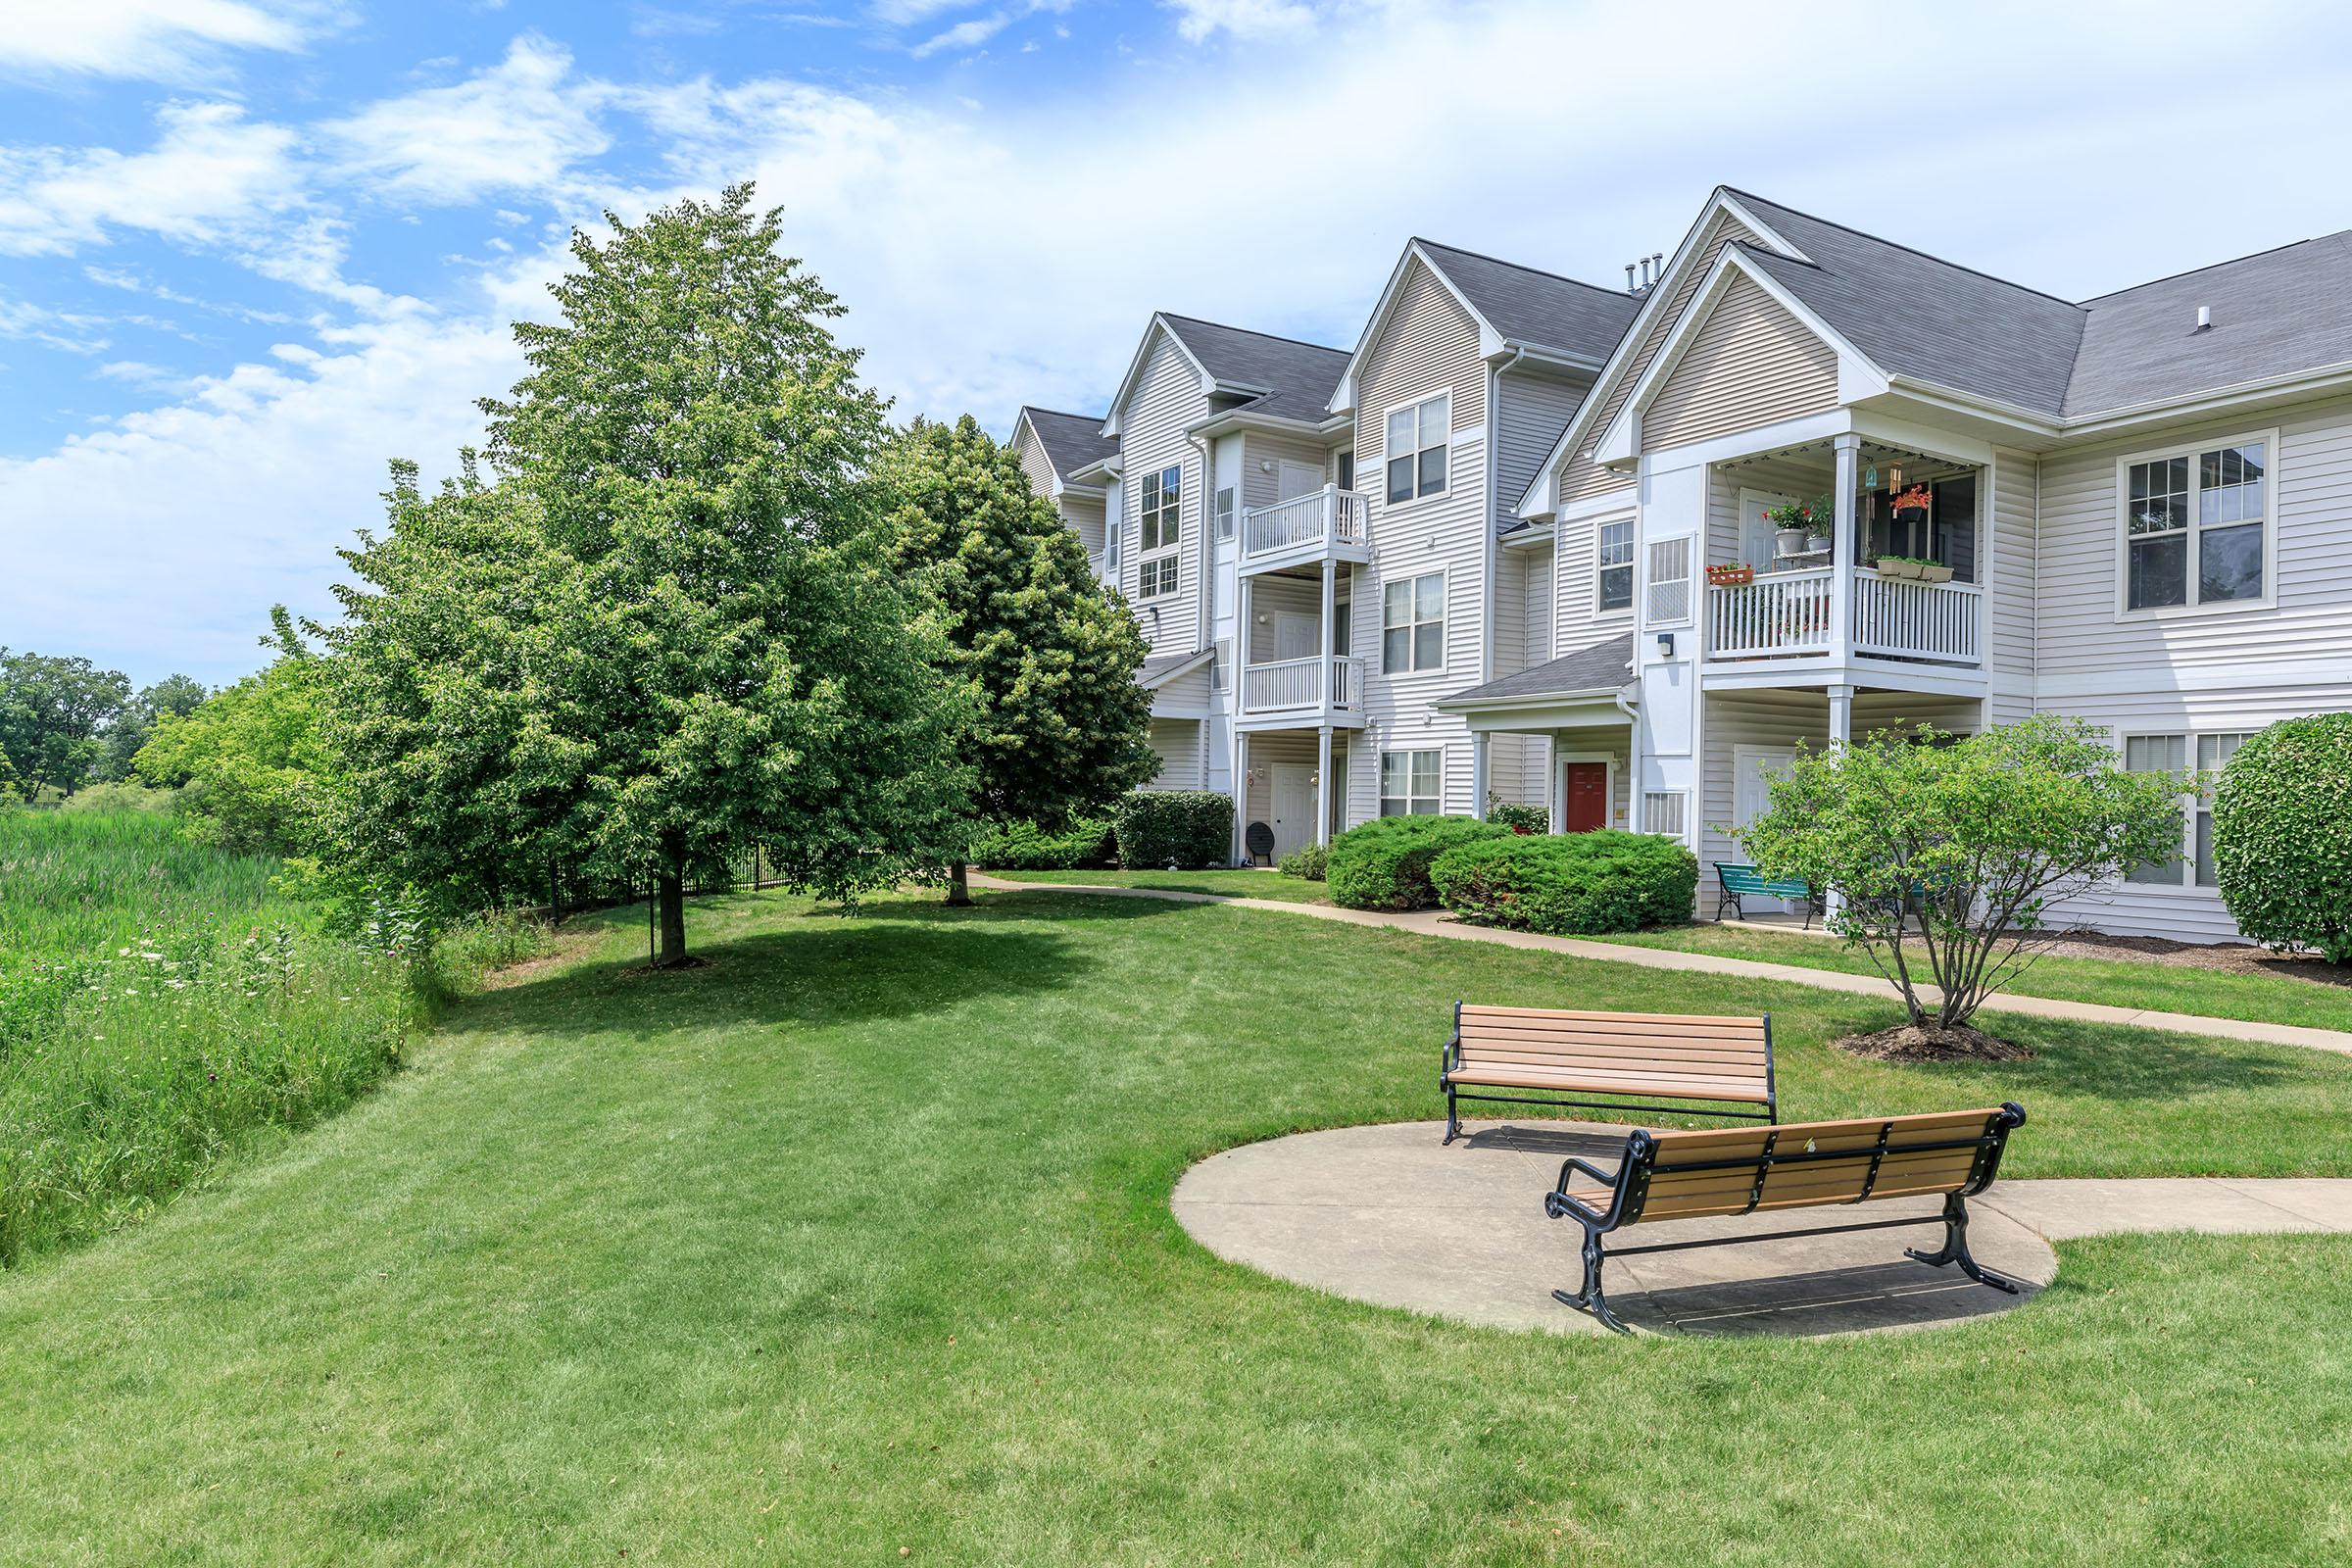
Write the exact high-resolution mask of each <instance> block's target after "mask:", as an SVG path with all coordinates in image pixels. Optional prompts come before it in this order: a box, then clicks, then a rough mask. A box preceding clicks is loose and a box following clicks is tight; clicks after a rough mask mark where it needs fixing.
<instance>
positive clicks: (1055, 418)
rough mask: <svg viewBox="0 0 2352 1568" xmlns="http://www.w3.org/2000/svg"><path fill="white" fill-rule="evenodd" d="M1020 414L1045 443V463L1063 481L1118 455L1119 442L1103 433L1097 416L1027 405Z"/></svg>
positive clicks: (1101, 419) (1099, 416)
mask: <svg viewBox="0 0 2352 1568" xmlns="http://www.w3.org/2000/svg"><path fill="white" fill-rule="evenodd" d="M1021 412H1022V413H1023V414H1025V415H1027V416H1028V417H1029V427H1030V428H1031V429H1033V430H1035V431H1036V432H1037V439H1038V440H1039V441H1040V442H1041V443H1043V444H1044V446H1045V449H1046V461H1047V462H1048V463H1051V464H1053V465H1054V472H1055V473H1058V474H1060V475H1061V476H1062V478H1064V479H1067V478H1069V476H1070V475H1071V474H1073V473H1076V472H1077V471H1078V470H1079V469H1081V468H1084V467H1086V466H1089V465H1092V464H1096V463H1100V462H1102V461H1103V459H1104V458H1109V457H1116V456H1117V455H1118V451H1119V443H1118V442H1117V440H1115V439H1114V438H1112V437H1109V436H1106V435H1104V434H1103V416H1102V415H1100V414H1059V413H1056V412H1055V411H1054V410H1052V409H1039V408H1032V407H1029V406H1028V405H1026V404H1024V405H1023V406H1022V408H1021Z"/></svg>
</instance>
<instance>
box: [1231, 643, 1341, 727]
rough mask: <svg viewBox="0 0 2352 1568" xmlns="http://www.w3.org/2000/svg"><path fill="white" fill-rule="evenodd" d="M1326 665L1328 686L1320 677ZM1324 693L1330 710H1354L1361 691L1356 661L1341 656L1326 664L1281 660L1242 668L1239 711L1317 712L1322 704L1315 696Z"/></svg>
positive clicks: (1306, 660) (1318, 660)
mask: <svg viewBox="0 0 2352 1568" xmlns="http://www.w3.org/2000/svg"><path fill="white" fill-rule="evenodd" d="M1326 664H1329V665H1330V667H1331V673H1330V676H1329V681H1328V685H1327V684H1326V681H1325V676H1324V673H1323V669H1324V666H1325V665H1326ZM1326 690H1327V691H1329V693H1330V704H1331V706H1332V707H1333V708H1336V709H1353V708H1354V707H1355V705H1356V700H1357V693H1359V692H1360V691H1362V690H1363V682H1362V675H1361V672H1360V670H1359V669H1358V667H1357V663H1356V661H1354V660H1353V659H1350V658H1348V656H1347V655H1345V654H1341V655H1336V656H1334V657H1333V658H1331V659H1329V660H1325V659H1321V658H1314V659H1283V660H1277V661H1276V662H1273V663H1270V664H1249V665H1245V666H1244V667H1243V669H1242V711H1244V712H1246V713H1266V712H1275V711H1280V710H1283V709H1290V708H1305V709H1315V708H1320V707H1322V706H1323V704H1322V702H1321V700H1319V699H1318V698H1317V696H1316V693H1317V692H1318V691H1326Z"/></svg>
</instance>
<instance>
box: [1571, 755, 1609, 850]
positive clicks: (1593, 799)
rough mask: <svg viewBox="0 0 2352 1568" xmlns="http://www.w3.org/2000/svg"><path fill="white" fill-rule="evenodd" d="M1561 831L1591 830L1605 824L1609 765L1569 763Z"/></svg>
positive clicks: (1606, 822)
mask: <svg viewBox="0 0 2352 1568" xmlns="http://www.w3.org/2000/svg"><path fill="white" fill-rule="evenodd" d="M1566 765H1567V769H1568V820H1567V823H1566V826H1565V831H1567V832H1570V833H1592V832H1595V831H1597V830H1598V829H1601V828H1604V827H1607V826H1608V825H1609V764H1608V763H1606V762H1570V763H1568V764H1566Z"/></svg>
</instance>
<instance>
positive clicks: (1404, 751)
mask: <svg viewBox="0 0 2352 1568" xmlns="http://www.w3.org/2000/svg"><path fill="white" fill-rule="evenodd" d="M1392 757H1397V758H1402V759H1404V790H1405V792H1404V793H1403V794H1402V795H1391V794H1389V793H1388V788H1389V759H1390V758H1392ZM1416 757H1434V758H1436V759H1437V768H1438V779H1437V786H1438V787H1437V793H1436V794H1434V795H1416V794H1414V793H1413V763H1412V760H1413V759H1414V758H1416ZM1372 788H1373V790H1374V792H1375V794H1374V801H1375V805H1376V809H1378V811H1379V812H1380V814H1381V815H1382V816H1443V815H1445V813H1446V748H1445V747H1443V746H1407V747H1400V748H1397V750H1394V751H1383V752H1382V753H1381V754H1380V760H1379V761H1378V762H1377V763H1376V764H1374V773H1373V779H1372ZM1391 801H1402V802H1403V803H1404V809H1403V810H1401V811H1391V810H1390V809H1389V803H1390V802H1391ZM1416 801H1428V802H1429V803H1430V805H1431V808H1432V809H1430V810H1427V811H1415V810H1414V809H1413V803H1414V802H1416Z"/></svg>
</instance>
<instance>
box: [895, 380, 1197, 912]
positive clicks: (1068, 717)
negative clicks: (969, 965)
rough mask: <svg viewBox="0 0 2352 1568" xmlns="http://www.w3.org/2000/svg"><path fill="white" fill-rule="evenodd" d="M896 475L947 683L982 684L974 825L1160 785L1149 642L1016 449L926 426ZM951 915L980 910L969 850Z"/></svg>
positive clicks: (908, 445) (1098, 805) (905, 540)
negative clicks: (974, 906)
mask: <svg viewBox="0 0 2352 1568" xmlns="http://www.w3.org/2000/svg"><path fill="white" fill-rule="evenodd" d="M881 473H882V476H883V479H884V482H885V483H886V485H887V487H888V491H889V494H890V497H891V502H892V506H891V511H890V515H889V517H888V520H887V524H886V527H885V530H884V537H885V540H886V544H885V550H886V552H887V554H888V556H889V558H890V561H891V563H892V564H893V565H894V566H895V567H896V568H897V569H898V570H899V572H900V573H901V575H902V576H904V577H907V579H909V581H910V586H912V587H913V588H914V589H915V590H916V591H918V592H920V593H922V594H924V595H926V596H928V597H931V598H933V599H936V600H937V602H938V603H939V604H940V606H941V607H942V609H943V611H944V613H945V618H946V627H947V642H948V660H947V665H946V669H947V672H948V673H949V674H950V675H952V676H953V677H955V678H956V679H960V680H964V681H968V682H970V684H971V687H972V690H973V693H974V695H975V697H976V699H977V701H978V704H979V711H978V717H977V718H976V720H975V721H974V723H973V725H972V728H971V730H970V732H969V734H968V735H967V736H966V737H965V740H964V745H963V757H964V760H966V761H968V762H969V763H970V764H971V766H972V772H973V790H972V817H973V826H974V827H975V828H979V827H984V826H988V825H996V824H1004V823H1008V822H1015V821H1034V822H1040V823H1043V824H1044V825H1045V826H1046V827H1047V828H1048V829H1049V830H1054V829H1058V828H1060V827H1061V826H1062V825H1063V824H1065V823H1066V822H1067V821H1068V819H1069V817H1070V816H1071V814H1072V813H1073V812H1079V811H1088V810H1099V809H1102V808H1103V807H1104V806H1106V805H1108V804H1109V803H1110V802H1112V801H1114V800H1116V799H1117V798H1118V797H1119V796H1120V795H1122V794H1124V793H1125V792H1126V791H1128V790H1130V789H1133V788H1135V787H1136V786H1137V785H1140V784H1144V783H1147V782H1149V781H1150V780H1151V778H1152V774H1153V773H1155V772H1156V771H1157V770H1158V765H1159V764H1158V759H1157V758H1156V757H1155V756H1154V755H1153V753H1152V746H1151V740H1150V733H1149V732H1150V726H1151V718H1152V700H1151V697H1150V695H1149V694H1148V693H1146V692H1145V691H1144V690H1143V689H1142V688H1141V687H1139V686H1138V685H1136V683H1135V675H1136V671H1137V669H1138V668H1139V667H1141V665H1142V664H1143V662H1144V656H1145V653H1146V651H1147V650H1146V646H1145V643H1144V638H1143V633H1142V631H1141V630H1140V629H1139V628H1138V627H1137V625H1136V623H1135V616H1134V613H1132V612H1131V611H1129V610H1128V608H1127V606H1126V604H1125V603H1124V602H1123V601H1121V600H1119V599H1117V598H1116V597H1115V596H1113V595H1111V594H1109V593H1107V592H1106V591H1104V589H1103V587H1102V585H1101V584H1100V583H1099V582H1098V581H1097V580H1096V577H1095V573H1094V568H1093V567H1092V565H1091V564H1089V563H1088V561H1087V557H1086V547H1085V545H1083V544H1082V543H1080V541H1079V538H1078V536H1077V535H1076V534H1075V533H1072V532H1071V531H1070V530H1069V529H1068V528H1065V527H1063V526H1062V523H1061V519H1060V517H1058V516H1057V515H1055V514H1054V508H1053V506H1052V504H1051V503H1049V502H1047V501H1046V500H1045V499H1044V498H1042V497H1040V496H1039V495H1038V494H1037V493H1036V492H1035V491H1034V490H1032V489H1031V488H1030V486H1029V481H1028V479H1027V477H1026V476H1025V475H1024V474H1023V473H1022V472H1021V467H1020V461H1019V459H1018V458H1017V456H1015V454H1014V453H1013V452H1012V450H1011V449H1010V448H1008V447H1003V446H999V445H998V444H997V443H996V442H995V441H994V440H992V439H991V438H990V437H989V435H988V432H987V431H985V430H983V429H981V428H980V426H979V424H978V423H976V422H975V421H974V420H973V419H972V417H971V416H969V415H966V416H964V417H962V418H961V419H958V420H957V421H956V423H954V424H952V425H951V424H939V423H933V422H930V421H928V420H924V419H917V420H915V422H914V423H913V424H912V425H911V426H909V427H908V428H907V430H906V431H904V432H903V433H902V434H901V435H900V436H899V437H898V439H897V440H896V441H894V442H893V443H892V444H891V449H890V452H889V454H888V456H887V458H886V460H885V462H884V463H883V465H882V467H881ZM948 902H949V903H950V904H957V905H960V904H969V903H970V902H971V896H970V894H969V893H968V892H967V891H966V888H965V882H964V858H963V854H962V853H961V851H960V850H959V851H958V852H957V854H956V856H955V858H953V859H952V861H951V862H950V865H949V878H948Z"/></svg>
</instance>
